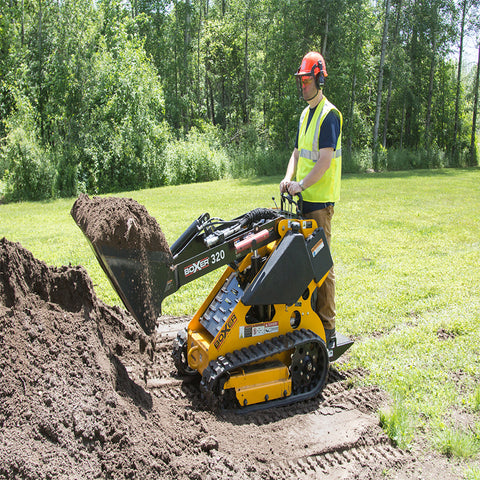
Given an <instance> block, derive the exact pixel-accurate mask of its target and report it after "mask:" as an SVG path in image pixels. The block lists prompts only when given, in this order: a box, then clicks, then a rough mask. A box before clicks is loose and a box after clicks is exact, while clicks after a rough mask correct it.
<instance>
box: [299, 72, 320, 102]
mask: <svg viewBox="0 0 480 480" xmlns="http://www.w3.org/2000/svg"><path fill="white" fill-rule="evenodd" d="M295 80H296V82H297V90H298V96H299V97H300V99H302V100H306V101H307V102H308V101H309V100H311V99H312V98H314V97H315V95H316V94H317V92H318V88H317V86H316V84H315V75H314V74H313V73H310V74H306V75H305V74H302V75H299V74H295ZM312 84H313V86H314V87H315V88H314V89H313V88H312ZM306 93H308V94H307V97H308V98H306V97H305V94H306Z"/></svg>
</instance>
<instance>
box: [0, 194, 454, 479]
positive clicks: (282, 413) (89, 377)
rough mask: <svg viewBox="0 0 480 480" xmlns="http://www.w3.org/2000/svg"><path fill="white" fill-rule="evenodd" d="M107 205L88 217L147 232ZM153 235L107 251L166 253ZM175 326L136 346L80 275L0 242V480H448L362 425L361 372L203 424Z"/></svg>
mask: <svg viewBox="0 0 480 480" xmlns="http://www.w3.org/2000/svg"><path fill="white" fill-rule="evenodd" d="M85 201H89V200H88V199H86V198H83V197H81V198H80V199H79V200H78V201H77V202H78V203H77V204H76V207H77V208H76V210H74V211H73V212H72V214H73V216H74V218H75V219H76V221H77V222H84V223H83V227H82V229H84V231H88V236H89V238H90V239H91V241H98V240H99V237H98V235H97V233H98V232H103V233H102V234H101V235H103V236H102V238H101V241H104V240H105V233H106V232H107V231H112V225H113V223H110V224H109V226H107V227H105V225H103V226H101V227H98V225H102V224H101V222H100V223H97V224H96V225H97V227H96V230H89V228H91V225H93V222H90V223H89V221H88V220H89V218H86V217H82V214H83V213H85V210H82V208H79V205H80V206H81V202H85ZM110 202H111V206H112V210H111V215H104V214H103V213H102V214H100V213H99V212H98V211H97V213H92V212H94V209H90V210H89V213H88V215H90V217H91V218H94V219H95V220H101V218H103V219H108V220H109V221H110V222H112V221H113V222H114V219H115V215H116V213H119V212H121V211H122V210H121V209H122V208H125V209H127V210H128V211H129V213H130V214H131V213H132V211H135V214H136V215H137V216H136V217H135V224H136V225H137V227H138V226H141V227H140V229H141V228H144V229H146V230H148V231H149V232H151V231H150V227H151V224H150V223H149V218H151V217H149V216H148V214H147V212H146V210H145V209H139V208H138V204H135V202H133V201H131V200H128V199H114V200H111V201H110ZM92 205H93V204H92ZM97 207H98V205H97ZM100 210H102V208H100ZM120 214H121V213H120ZM92 215H93V217H92ZM100 217H101V218H100ZM155 224H156V222H155ZM153 228H154V229H156V228H157V227H156V226H155V225H153ZM102 229H103V230H102ZM136 231H139V229H138V228H137V229H136ZM155 231H156V234H155V235H150V236H147V237H145V236H144V237H142V239H138V238H136V239H135V240H133V239H134V238H135V237H134V235H133V234H132V233H131V232H132V229H130V236H128V235H126V233H127V232H122V234H121V235H118V234H117V233H118V232H117V233H116V234H115V235H114V236H113V237H111V241H112V242H115V241H122V242H123V241H125V242H132V241H134V242H137V246H138V245H140V246H142V248H152V246H153V248H159V247H161V248H164V249H167V248H168V245H167V244H166V242H165V240H164V237H163V234H161V235H160V234H159V232H158V230H155ZM160 233H161V231H160ZM96 235H97V236H96ZM122 235H123V237H122ZM119 238H121V240H118V239H119ZM146 238H148V239H149V240H148V241H150V242H151V243H148V244H146V243H142V242H145V239H146ZM138 242H139V243H138ZM187 321H188V319H187V318H181V317H165V316H164V317H160V325H158V328H157V329H156V332H155V334H153V335H151V336H147V335H145V334H144V332H143V331H142V329H141V328H139V327H138V325H137V323H136V322H135V321H134V320H133V318H132V316H131V315H130V314H128V313H127V312H126V311H125V310H123V309H120V308H118V307H111V306H108V305H106V304H104V303H103V302H102V301H100V300H99V299H98V298H97V297H96V295H95V292H94V288H93V285H92V282H91V280H90V278H89V276H88V275H87V273H86V271H85V270H84V268H83V267H72V266H63V267H60V268H56V267H50V266H47V265H46V264H45V263H43V262H42V261H40V260H38V259H36V258H34V257H33V255H32V254H31V253H30V252H29V251H27V250H25V249H24V248H23V247H22V246H21V245H20V244H19V243H13V242H10V241H8V240H7V239H5V238H3V239H2V240H0V372H1V376H0V478H4V479H12V478H18V479H20V478H21V479H32V480H33V479H35V480H37V479H86V478H88V479H94V478H102V479H103V478H105V479H131V478H135V479H142V480H148V479H159V478H163V479H221V480H223V479H232V478H234V479H251V480H257V479H258V480H259V479H297V478H328V479H332V478H338V479H340V478H344V479H349V478H352V479H353V478H358V479H376V478H385V477H384V473H385V472H386V471H388V472H393V473H394V476H391V477H389V478H399V479H400V478H405V479H407V478H420V474H421V475H423V477H422V478H436V477H438V478H453V477H448V476H445V474H444V473H443V474H441V472H444V470H443V467H442V466H441V462H440V463H439V462H436V461H435V459H433V460H432V459H427V460H428V461H423V463H422V462H420V461H419V459H418V458H416V457H414V456H413V455H412V454H410V453H408V452H405V451H402V450H399V449H397V448H396V447H394V446H393V445H392V444H391V443H390V441H389V440H388V438H387V437H386V436H385V434H384V433H383V431H382V430H381V428H380V427H379V426H378V419H377V414H376V411H377V409H378V407H379V406H380V405H381V404H382V403H384V402H385V395H384V394H383V393H382V392H381V391H380V390H379V389H377V388H372V387H354V386H353V385H355V380H356V379H359V378H360V379H361V378H362V377H363V376H364V375H365V372H362V371H349V372H347V373H341V372H339V371H338V370H336V369H335V368H333V367H332V368H331V373H330V377H329V381H328V383H327V385H326V387H325V389H324V391H323V393H322V395H321V396H319V397H318V398H315V399H313V400H310V401H308V402H302V403H299V404H296V405H292V406H289V407H284V408H279V409H274V410H271V411H264V412H262V413H256V414H249V415H231V414H228V415H225V414H219V413H214V412H211V411H209V410H208V409H207V408H206V406H205V404H204V403H203V400H202V398H201V396H200V394H199V391H198V387H197V385H196V384H195V383H191V382H190V383H189V382H187V381H184V379H182V378H179V377H178V376H176V372H175V368H174V366H173V361H172V359H171V348H172V341H173V338H174V336H175V334H176V331H177V330H178V329H179V328H181V327H183V326H185V325H186V323H187ZM427 473H430V474H431V476H429V475H428V474H427ZM417 474H418V475H419V476H418V477H417V476H416V475H417Z"/></svg>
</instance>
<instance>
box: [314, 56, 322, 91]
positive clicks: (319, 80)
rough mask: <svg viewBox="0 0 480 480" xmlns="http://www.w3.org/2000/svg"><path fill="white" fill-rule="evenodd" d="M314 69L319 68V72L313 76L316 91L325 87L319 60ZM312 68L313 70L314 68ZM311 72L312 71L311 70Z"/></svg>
mask: <svg viewBox="0 0 480 480" xmlns="http://www.w3.org/2000/svg"><path fill="white" fill-rule="evenodd" d="M315 67H318V68H319V70H320V71H319V72H318V73H317V74H316V75H315V85H316V86H317V88H318V89H320V88H322V87H323V86H324V85H325V75H324V74H323V64H322V61H321V60H319V61H318V62H317V64H316V65H315ZM315 67H314V68H315ZM312 70H313V69H312Z"/></svg>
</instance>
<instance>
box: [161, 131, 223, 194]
mask: <svg viewBox="0 0 480 480" xmlns="http://www.w3.org/2000/svg"><path fill="white" fill-rule="evenodd" d="M227 163H228V159H227V155H226V153H225V151H224V149H223V148H221V147H220V145H219V144H218V143H215V144H214V142H212V138H211V136H210V135H208V134H202V133H199V132H198V131H197V130H192V131H191V132H190V133H189V135H188V136H187V138H186V139H185V140H176V141H174V142H171V143H169V144H168V145H167V147H166V149H165V152H164V164H165V169H164V183H165V184H166V185H180V184H182V183H195V182H207V181H212V180H218V179H220V178H222V177H223V176H224V175H225V172H226V165H227Z"/></svg>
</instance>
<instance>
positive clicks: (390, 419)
mask: <svg viewBox="0 0 480 480" xmlns="http://www.w3.org/2000/svg"><path fill="white" fill-rule="evenodd" d="M402 404H403V402H402V399H401V398H397V399H396V400H395V402H394V404H393V406H391V407H390V408H384V409H381V410H380V412H379V415H380V425H381V426H382V428H383V429H384V430H385V433H386V434H387V435H388V436H389V437H390V439H391V440H392V441H394V442H395V444H396V445H398V446H399V447H400V448H403V449H405V448H408V447H409V446H410V445H411V443H412V441H413V439H414V428H413V426H412V422H411V419H410V417H409V412H408V410H407V409H405V408H404V407H403V405H402Z"/></svg>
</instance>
